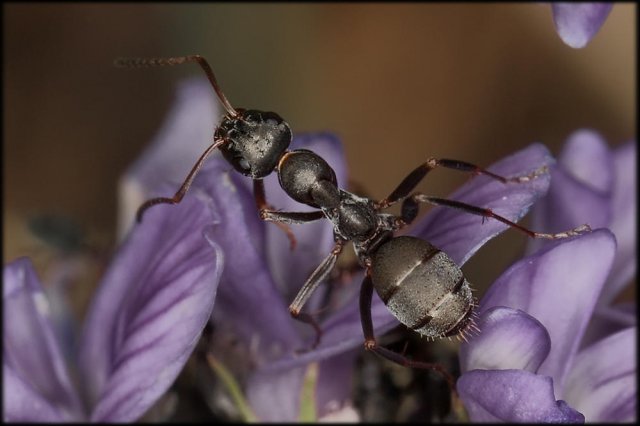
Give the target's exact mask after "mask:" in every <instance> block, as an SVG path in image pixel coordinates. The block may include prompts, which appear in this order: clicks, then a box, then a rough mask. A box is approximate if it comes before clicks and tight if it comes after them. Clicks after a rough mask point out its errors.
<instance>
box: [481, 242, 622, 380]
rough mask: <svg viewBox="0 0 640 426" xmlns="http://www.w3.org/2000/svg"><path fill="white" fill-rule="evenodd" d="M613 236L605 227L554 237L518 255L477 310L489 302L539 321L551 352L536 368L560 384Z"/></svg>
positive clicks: (603, 270)
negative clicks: (527, 254) (536, 249)
mask: <svg viewBox="0 0 640 426" xmlns="http://www.w3.org/2000/svg"><path fill="white" fill-rule="evenodd" d="M614 253H615V240H614V237H613V235H612V234H611V233H610V232H609V231H608V230H605V229H600V230H596V231H594V232H592V233H589V234H584V235H581V236H579V237H575V238H572V239H567V240H563V241H559V242H557V243H555V244H552V245H550V246H548V247H545V248H543V249H542V250H541V251H540V252H538V253H537V254H536V255H534V256H530V257H527V258H524V259H522V260H521V261H519V262H518V263H516V264H515V265H513V266H512V267H511V268H509V269H508V270H507V271H506V272H505V273H503V274H502V276H501V277H500V278H498V280H497V281H496V282H495V284H494V285H493V286H492V287H491V288H490V289H489V291H488V292H487V294H486V295H485V297H484V298H483V299H482V301H481V302H480V309H479V312H484V311H486V310H487V309H489V308H491V307H493V306H507V307H511V308H513V309H520V310H522V311H525V312H527V313H528V314H529V315H531V316H533V317H535V318H536V319H537V320H538V321H540V322H541V323H542V325H544V327H545V328H546V329H547V331H548V332H549V335H550V337H551V342H552V343H551V351H550V352H549V356H548V357H547V359H546V360H545V362H544V363H543V364H542V366H541V367H540V369H539V370H538V372H539V373H540V374H545V375H549V376H551V377H553V378H554V385H555V386H556V390H558V389H562V385H563V383H564V379H565V377H566V374H567V373H568V369H569V366H570V365H571V361H572V359H573V357H574V356H575V353H576V351H577V348H578V345H579V343H580V339H581V338H582V336H583V334H584V331H585V327H586V325H587V323H588V321H589V319H590V318H591V315H592V313H593V308H594V306H595V303H596V300H597V298H598V295H599V294H600V290H601V289H602V286H603V284H604V282H605V280H606V277H607V274H608V273H609V270H610V268H611V264H612V262H613V255H614Z"/></svg>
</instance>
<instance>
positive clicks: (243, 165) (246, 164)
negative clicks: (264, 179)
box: [238, 158, 251, 171]
mask: <svg viewBox="0 0 640 426" xmlns="http://www.w3.org/2000/svg"><path fill="white" fill-rule="evenodd" d="M238 164H239V165H240V167H241V168H242V169H243V170H246V171H249V170H251V165H250V164H249V162H248V161H247V159H246V158H240V159H239V160H238Z"/></svg>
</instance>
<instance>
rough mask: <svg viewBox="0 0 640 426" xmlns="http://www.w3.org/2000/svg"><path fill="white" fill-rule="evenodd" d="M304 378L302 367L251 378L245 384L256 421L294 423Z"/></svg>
mask: <svg viewBox="0 0 640 426" xmlns="http://www.w3.org/2000/svg"><path fill="white" fill-rule="evenodd" d="M304 374H305V368H303V367H298V368H293V369H291V370H287V371H281V372H277V373H274V372H265V371H259V372H257V373H254V374H252V375H251V377H250V379H249V380H248V382H247V399H248V401H249V404H250V405H251V408H252V409H253V411H254V412H255V414H256V415H257V416H258V418H259V419H260V420H262V421H265V422H275V421H280V422H293V421H296V420H297V418H298V413H299V411H300V389H301V387H302V383H303V380H304Z"/></svg>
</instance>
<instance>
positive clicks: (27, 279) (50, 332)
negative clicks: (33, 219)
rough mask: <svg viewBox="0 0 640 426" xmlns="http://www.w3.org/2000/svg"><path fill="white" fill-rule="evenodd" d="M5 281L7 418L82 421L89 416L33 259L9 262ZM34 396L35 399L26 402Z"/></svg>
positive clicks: (4, 348) (5, 268) (3, 282)
mask: <svg viewBox="0 0 640 426" xmlns="http://www.w3.org/2000/svg"><path fill="white" fill-rule="evenodd" d="M2 278H3V279H2V290H3V311H4V313H3V319H4V326H3V330H4V333H3V367H4V368H3V371H5V377H4V379H5V381H4V382H3V383H4V388H3V390H4V396H5V399H4V402H5V411H4V416H5V419H7V418H13V419H17V420H21V421H37V420H43V421H44V420H47V418H46V416H48V415H52V416H53V417H51V418H50V419H48V420H55V419H59V420H60V419H61V420H66V421H69V420H74V419H75V420H80V419H82V418H83V417H84V412H83V410H82V407H81V405H80V401H79V399H78V395H77V393H76V391H75V389H74V388H73V386H72V384H71V380H70V378H69V373H68V371H67V367H66V365H65V360H64V358H63V355H62V351H61V348H60V346H59V344H60V343H59V342H60V341H59V339H58V336H56V335H55V333H54V329H53V325H52V323H51V318H50V306H49V301H48V300H47V298H46V296H45V294H44V292H43V290H42V285H41V284H40V280H39V279H38V277H37V276H36V273H35V271H34V270H33V265H32V264H31V261H30V260H29V259H27V258H20V259H17V260H15V261H13V262H11V263H9V264H7V265H6V266H5V267H4V272H3V277H2ZM31 396H33V398H34V399H33V400H24V399H23V398H30V397H31ZM30 408H33V411H32V412H31V411H30ZM25 410H26V411H25ZM32 416H33V417H32Z"/></svg>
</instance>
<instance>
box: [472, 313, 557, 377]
mask: <svg viewBox="0 0 640 426" xmlns="http://www.w3.org/2000/svg"><path fill="white" fill-rule="evenodd" d="M477 325H478V328H479V329H480V334H479V335H477V336H473V337H471V339H469V343H465V344H463V345H462V346H461V347H460V366H461V371H462V372H463V373H464V372H466V371H469V370H478V369H480V370H506V369H519V370H526V371H530V372H532V373H535V372H536V371H537V370H538V367H540V364H542V362H543V361H544V360H545V358H546V357H547V355H548V354H549V349H550V348H551V339H550V338H549V333H548V332H547V330H546V329H545V328H544V326H543V325H542V324H540V322H539V321H538V320H536V319H535V318H533V317H532V316H530V315H527V314H526V313H525V312H522V311H520V310H517V309H511V308H503V307H494V308H491V309H489V310H487V311H485V312H483V313H482V314H481V315H480V318H479V320H478V322H477Z"/></svg>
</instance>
